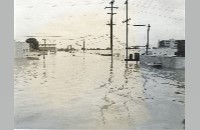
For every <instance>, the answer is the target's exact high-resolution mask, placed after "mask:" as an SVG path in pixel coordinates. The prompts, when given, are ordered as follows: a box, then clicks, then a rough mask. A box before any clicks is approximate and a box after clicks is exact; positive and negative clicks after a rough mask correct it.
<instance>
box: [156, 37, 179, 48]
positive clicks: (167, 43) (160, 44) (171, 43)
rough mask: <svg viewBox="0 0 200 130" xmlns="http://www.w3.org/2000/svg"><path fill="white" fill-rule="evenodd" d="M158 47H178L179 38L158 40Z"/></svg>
mask: <svg viewBox="0 0 200 130" xmlns="http://www.w3.org/2000/svg"><path fill="white" fill-rule="evenodd" d="M158 48H177V40H175V39H169V40H162V41H159V42H158Z"/></svg>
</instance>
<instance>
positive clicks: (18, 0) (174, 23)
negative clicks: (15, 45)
mask: <svg viewBox="0 0 200 130" xmlns="http://www.w3.org/2000/svg"><path fill="white" fill-rule="evenodd" d="M110 1H111V0H15V9H14V11H15V12H14V13H15V22H14V25H15V36H14V38H15V40H18V41H25V40H26V39H27V38H28V37H27V36H33V37H35V38H37V39H38V40H39V41H40V43H42V40H41V39H43V38H46V39H48V40H47V42H48V43H56V44H57V47H67V45H70V44H72V45H73V46H75V48H81V44H82V40H83V39H85V41H86V45H87V47H102V48H105V47H109V44H110V43H109V42H110V41H109V31H110V29H109V26H108V25H106V24H107V23H108V22H109V19H110V16H109V15H108V14H107V13H109V12H110V10H109V9H104V8H105V7H106V6H110V4H109V2H110ZM124 2H125V0H116V1H115V4H114V6H117V7H119V9H114V12H116V13H117V14H116V15H114V23H115V24H116V25H115V26H114V36H115V38H114V48H115V49H118V48H124V43H125V35H126V34H125V24H124V23H122V21H123V20H125V13H126V12H125V9H126V8H125V4H124ZM129 18H131V21H130V26H129V45H130V46H133V45H145V44H146V30H147V28H146V27H134V26H132V25H134V24H151V30H150V44H151V45H157V42H158V40H163V39H171V38H174V39H185V1H184V0H129ZM52 36H54V37H52ZM55 36H56V37H55Z"/></svg>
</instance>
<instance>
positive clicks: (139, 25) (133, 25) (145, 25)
mask: <svg viewBox="0 0 200 130" xmlns="http://www.w3.org/2000/svg"><path fill="white" fill-rule="evenodd" d="M133 26H146V25H133Z"/></svg>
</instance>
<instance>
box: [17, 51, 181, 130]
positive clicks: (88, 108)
mask: <svg viewBox="0 0 200 130" xmlns="http://www.w3.org/2000/svg"><path fill="white" fill-rule="evenodd" d="M99 53H101V51H99V52H98V54H99ZM98 54H97V52H95V51H87V52H86V53H83V52H75V53H69V52H57V54H49V55H47V56H46V57H45V59H43V58H42V56H41V57H40V60H26V59H15V67H14V73H15V74H14V79H15V80H14V84H15V86H14V115H15V117H14V118H15V119H14V123H15V129H68V130H71V129H80V130H82V129H84V130H183V129H184V124H183V123H182V121H183V119H184V118H185V112H184V109H185V102H184V101H185V82H184V81H185V78H184V73H185V71H184V70H172V69H171V70H168V69H156V68H151V67H147V66H141V65H137V64H136V63H135V62H129V63H128V64H126V63H125V62H124V60H123V56H121V55H116V56H115V57H114V58H113V60H111V57H108V56H101V55H98Z"/></svg>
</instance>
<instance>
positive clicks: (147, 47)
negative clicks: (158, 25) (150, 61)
mask: <svg viewBox="0 0 200 130" xmlns="http://www.w3.org/2000/svg"><path fill="white" fill-rule="evenodd" d="M150 27H151V26H150V24H148V26H147V45H146V55H148V49H149V31H150Z"/></svg>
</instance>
